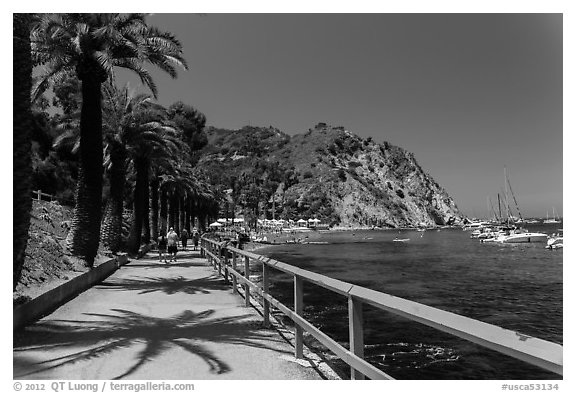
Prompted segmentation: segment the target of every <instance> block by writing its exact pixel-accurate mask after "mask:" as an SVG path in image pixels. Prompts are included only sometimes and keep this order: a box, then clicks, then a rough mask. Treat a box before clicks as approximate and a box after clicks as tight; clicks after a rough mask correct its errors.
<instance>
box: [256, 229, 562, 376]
mask: <svg viewBox="0 0 576 393" xmlns="http://www.w3.org/2000/svg"><path fill="white" fill-rule="evenodd" d="M526 228H527V229H528V230H529V231H531V232H543V233H547V234H552V233H555V232H558V229H559V226H558V225H554V224H547V225H532V226H527V227H526ZM396 237H398V238H403V239H410V240H408V241H406V242H394V241H393V239H394V238H396ZM545 246H546V244H545V243H530V244H499V243H481V242H480V241H478V240H477V239H471V238H470V232H468V231H462V230H461V229H442V230H435V229H433V230H427V231H425V232H418V231H414V230H401V231H398V230H372V231H354V232H351V231H350V232H346V231H344V232H332V231H327V232H323V233H320V234H316V235H315V236H314V244H284V245H275V246H270V247H267V248H264V249H260V250H258V251H257V253H259V254H263V255H266V256H268V257H271V258H273V259H276V260H279V261H282V262H285V263H288V264H291V265H293V266H297V267H299V268H302V269H306V270H310V271H313V272H316V273H320V274H324V275H326V276H329V277H332V278H336V279H339V280H342V281H346V282H349V283H352V284H356V285H361V286H363V287H366V288H370V289H374V290H377V291H380V292H384V293H387V294H390V295H394V296H398V297H401V298H404V299H408V300H412V301H415V302H418V303H422V304H425V305H428V306H431V307H435V308H438V309H442V310H446V311H450V312H453V313H456V314H459V315H463V316H466V317H469V318H473V319H477V320H479V321H483V322H487V323H490V324H493V325H497V326H500V327H503V328H506V329H511V330H515V331H517V332H519V333H521V334H526V335H530V336H533V337H537V338H541V339H544V340H548V341H551V342H555V343H559V344H562V333H563V332H562V320H563V315H562V301H563V298H562V292H563V291H562V285H563V283H562V263H563V258H562V250H561V249H558V250H549V249H546V248H545ZM254 268H256V266H254ZM270 291H271V293H272V295H273V296H274V297H276V298H277V299H279V300H281V301H282V302H283V303H284V304H286V305H288V306H290V307H292V306H293V281H292V278H291V277H290V276H288V275H287V274H284V273H281V272H277V271H276V272H274V271H273V272H272V274H271V289H270ZM304 304H305V308H304V314H305V316H306V318H307V319H308V320H309V321H311V322H312V323H313V324H314V325H315V326H316V327H318V328H319V329H320V330H322V331H323V332H324V333H326V334H328V335H329V336H331V337H332V338H333V339H335V340H336V341H338V342H340V343H341V344H342V345H344V346H346V347H347V346H348V318H347V315H348V314H347V313H348V308H347V299H346V298H345V297H344V296H341V295H338V294H336V293H334V292H330V291H329V290H326V289H324V288H321V287H318V286H316V285H313V284H311V283H306V282H305V284H304ZM307 341H309V345H312V346H314V347H316V348H317V349H318V350H319V351H323V352H324V354H325V356H326V358H327V359H329V360H331V361H332V362H333V363H334V364H335V365H337V366H338V368H339V369H341V370H343V374H344V375H343V376H346V374H347V373H348V372H349V367H348V366H346V365H345V364H344V363H342V362H341V361H338V360H337V359H335V358H334V357H333V356H332V355H331V354H330V353H329V352H328V351H324V350H323V348H322V346H321V345H320V344H318V343H316V342H315V341H314V340H307ZM364 342H365V357H366V359H367V360H368V361H369V362H371V363H372V364H374V365H375V366H377V367H379V368H380V369H382V370H384V371H385V372H386V373H388V374H389V375H391V376H392V377H394V378H396V379H561V377H560V376H558V375H556V374H553V373H549V372H546V371H544V370H541V369H539V368H536V367H534V366H530V365H528V364H526V363H523V362H521V361H518V360H515V359H513V358H510V357H508V356H505V355H502V354H499V353H496V352H494V351H491V350H488V349H485V348H482V347H480V346H478V345H476V344H472V343H470V342H468V341H465V340H462V339H459V338H456V337H454V336H451V335H449V334H446V333H442V332H439V331H437V330H435V329H432V328H430V327H427V326H424V325H422V324H419V323H417V322H412V321H409V320H407V319H405V318H402V317H400V316H396V315H394V314H392V313H389V312H385V311H382V310H379V309H376V308H373V307H371V306H367V305H364Z"/></svg>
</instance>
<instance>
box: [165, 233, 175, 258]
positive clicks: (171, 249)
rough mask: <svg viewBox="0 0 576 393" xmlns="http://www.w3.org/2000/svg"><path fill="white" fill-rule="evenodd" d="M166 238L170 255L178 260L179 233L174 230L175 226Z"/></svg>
mask: <svg viewBox="0 0 576 393" xmlns="http://www.w3.org/2000/svg"><path fill="white" fill-rule="evenodd" d="M166 238H167V241H168V255H170V260H171V261H173V262H176V253H177V252H178V234H177V233H176V232H174V228H172V227H171V228H170V231H168V235H167V236H166Z"/></svg>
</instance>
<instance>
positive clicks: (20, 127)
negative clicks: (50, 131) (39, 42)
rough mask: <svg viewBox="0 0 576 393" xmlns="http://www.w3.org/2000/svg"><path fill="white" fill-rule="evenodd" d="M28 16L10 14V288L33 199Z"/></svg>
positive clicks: (18, 270)
mask: <svg viewBox="0 0 576 393" xmlns="http://www.w3.org/2000/svg"><path fill="white" fill-rule="evenodd" d="M31 19H32V18H31V15H30V14H13V25H12V28H13V36H12V43H13V50H14V54H13V57H12V67H13V69H12V71H13V78H14V80H13V91H12V94H13V95H12V100H13V116H14V120H13V121H14V124H13V132H12V136H13V141H14V142H13V143H14V151H13V165H14V177H13V188H12V191H13V194H12V197H13V200H14V210H13V214H14V222H13V231H12V234H13V246H14V250H13V285H12V290H16V285H17V284H18V281H19V280H20V275H21V273H22V266H23V265H24V259H25V256H26V245H27V243H28V228H29V226H30V210H31V209H32V198H31V195H30V191H31V188H30V182H31V180H32V179H31V178H32V167H31V163H30V139H31V138H30V136H31V131H32V123H31V117H32V116H31V111H30V90H31V84H32V59H31V57H30V25H31Z"/></svg>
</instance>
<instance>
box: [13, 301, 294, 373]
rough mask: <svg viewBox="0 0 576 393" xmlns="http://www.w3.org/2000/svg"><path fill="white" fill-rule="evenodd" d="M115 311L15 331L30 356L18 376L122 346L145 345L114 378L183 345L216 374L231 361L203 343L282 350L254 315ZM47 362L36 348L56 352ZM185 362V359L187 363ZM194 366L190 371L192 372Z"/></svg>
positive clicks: (17, 347)
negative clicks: (37, 355) (160, 314)
mask: <svg viewBox="0 0 576 393" xmlns="http://www.w3.org/2000/svg"><path fill="white" fill-rule="evenodd" d="M112 311H113V312H115V314H92V313H87V314H85V315H87V316H90V317H96V318H98V320H94V321H79V320H54V321H46V322H40V323H37V324H35V325H33V326H30V327H28V328H26V329H25V330H24V331H21V332H17V333H15V334H14V352H15V353H19V354H21V356H20V357H22V358H25V359H26V362H25V363H23V364H24V365H25V367H21V366H22V365H20V366H19V363H18V362H16V361H15V363H14V378H16V379H17V378H25V377H28V376H31V375H33V374H38V373H45V372H48V371H51V370H54V369H57V368H59V367H63V366H66V365H72V364H76V363H79V362H84V361H89V360H92V359H96V358H101V357H106V356H111V355H113V354H114V353H115V352H118V351H121V350H122V349H128V348H130V347H132V346H134V345H141V344H142V343H143V344H144V349H143V350H141V351H140V352H139V354H138V359H137V361H136V362H135V363H134V364H132V365H130V366H127V368H126V369H125V370H124V371H120V372H119V374H118V375H117V376H115V377H113V379H122V378H125V377H128V376H131V375H132V374H134V373H135V372H136V371H138V370H139V369H140V368H141V367H142V366H143V365H145V364H146V363H148V362H151V361H153V360H154V359H155V358H157V357H158V356H160V355H161V354H163V353H164V352H166V351H167V350H169V349H172V348H181V349H184V350H185V351H186V352H188V353H189V354H190V355H194V356H198V357H200V359H202V360H203V361H204V362H205V363H206V364H207V365H208V367H209V370H210V372H211V373H213V374H224V373H227V372H230V371H231V368H230V365H229V364H227V363H226V362H225V361H224V360H222V359H220V358H219V357H218V356H217V354H216V353H214V352H212V351H210V350H209V349H207V347H206V346H204V345H203V343H223V344H236V345H245V346H250V347H255V348H267V349H271V350H274V351H276V352H278V353H288V352H287V351H282V350H278V349H277V348H274V347H271V346H270V345H268V344H271V343H272V342H275V341H278V339H276V338H271V337H269V336H267V335H266V334H265V332H264V331H263V326H262V324H261V323H260V322H257V321H253V320H246V318H248V317H249V316H246V315H245V316H234V317H222V318H213V314H214V310H207V311H203V312H200V313H195V312H193V311H190V310H186V311H183V312H181V313H179V314H177V315H175V316H173V317H171V318H157V317H152V316H147V315H143V314H139V313H135V312H132V311H128V310H122V309H113V310H112ZM62 350H67V351H68V352H69V353H68V354H66V355H60V356H58V355H55V357H52V358H50V359H48V360H44V361H33V360H31V359H33V355H34V352H36V351H42V352H43V353H50V352H51V351H56V353H59V354H61V353H62ZM185 363H186V362H182V364H185ZM193 372H194V370H190V375H194V374H193Z"/></svg>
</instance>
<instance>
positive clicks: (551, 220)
mask: <svg viewBox="0 0 576 393" xmlns="http://www.w3.org/2000/svg"><path fill="white" fill-rule="evenodd" d="M561 223H562V221H560V217H558V218H556V208H552V218H548V212H546V219H545V220H544V224H561Z"/></svg>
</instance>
